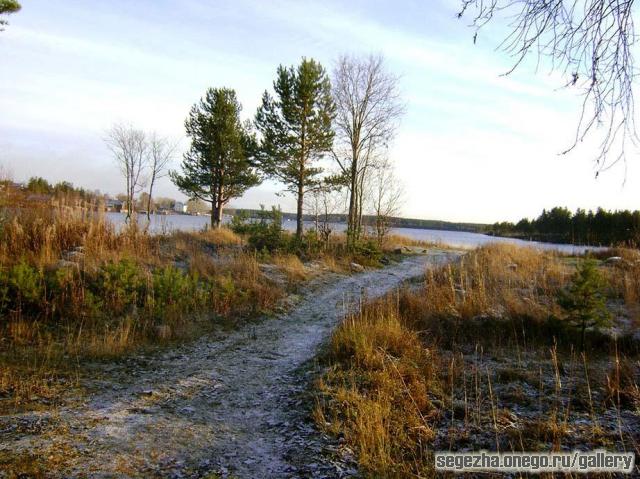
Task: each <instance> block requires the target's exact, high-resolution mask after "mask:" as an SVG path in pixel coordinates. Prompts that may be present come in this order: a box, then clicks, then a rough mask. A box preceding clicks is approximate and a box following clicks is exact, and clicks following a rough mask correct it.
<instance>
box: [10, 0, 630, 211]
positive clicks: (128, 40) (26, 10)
mask: <svg viewBox="0 0 640 479" xmlns="http://www.w3.org/2000/svg"><path fill="white" fill-rule="evenodd" d="M459 3H460V2H459V0H431V1H429V2H424V1H422V0H406V1H405V0H403V1H400V0H398V1H395V2H387V1H384V0H351V1H348V2H347V1H337V0H323V1H304V0H274V1H265V0H231V1H226V0H219V1H215V2H212V1H204V0H203V1H200V0H180V1H177V0H175V1H173V0H154V1H151V0H137V1H135V2H130V1H120V0H113V1H110V2H98V1H92V2H87V1H86V0H85V1H69V0H66V1H63V0H57V1H56V0H54V1H52V0H23V1H22V7H23V8H22V10H21V11H20V12H18V13H17V14H15V15H12V16H10V17H9V22H10V24H9V25H8V26H7V27H6V29H5V31H3V32H0V168H2V169H3V170H4V171H8V172H9V173H10V174H11V176H12V177H13V178H14V179H15V180H16V181H24V180H26V179H28V178H29V177H30V176H42V177H45V178H47V179H48V180H50V181H54V182H57V181H62V180H68V181H71V182H73V183H74V184H75V185H77V186H83V187H86V188H89V189H99V190H101V191H102V192H106V193H111V194H116V193H119V192H122V191H124V189H125V188H124V185H123V179H122V178H120V176H119V172H118V169H117V167H116V165H115V163H114V161H113V159H112V157H111V154H110V151H109V150H108V148H107V147H106V145H105V142H104V138H105V132H106V131H107V130H108V129H109V127H110V126H111V125H112V124H114V123H115V122H126V123H130V124H132V125H134V126H136V127H138V128H141V129H144V130H147V131H157V132H158V133H159V134H161V135H164V136H167V137H169V138H171V139H172V140H174V141H176V142H179V145H180V147H179V149H180V151H184V150H186V148H187V147H188V145H189V142H188V138H187V137H186V136H185V133H184V119H185V117H186V115H187V113H188V111H189V109H190V107H191V105H192V104H193V103H195V102H197V101H198V100H199V98H200V97H201V96H202V95H203V94H204V92H205V90H206V89H207V88H208V87H223V86H225V87H230V88H234V89H235V90H236V92H237V95H238V98H239V100H240V101H241V103H242V104H243V112H242V115H243V118H244V119H252V118H253V116H254V114H255V111H256V108H257V106H258V103H259V101H260V98H261V95H262V92H263V91H264V90H265V89H269V90H271V87H272V83H273V79H274V77H275V71H276V68H277V66H278V65H280V64H283V65H292V64H297V63H299V61H300V59H301V58H302V57H303V56H304V57H312V58H314V59H316V60H318V61H320V62H321V63H322V64H323V65H324V66H325V67H326V68H327V70H329V71H331V69H332V68H333V64H334V62H335V60H336V58H337V57H338V56H339V55H341V54H352V55H368V54H371V53H374V54H382V55H383V56H384V58H385V61H386V65H387V68H388V70H389V71H390V72H392V73H393V74H395V75H397V76H399V78H400V83H399V84H400V90H401V94H402V97H403V99H404V101H405V102H406V114H405V116H404V117H403V119H402V121H401V124H400V127H399V129H398V134H397V136H396V138H395V140H394V141H393V143H392V144H391V145H390V147H389V157H390V159H391V160H392V161H393V163H394V164H395V166H396V174H397V176H398V178H399V179H400V181H401V183H402V185H403V188H404V190H405V194H404V202H403V205H402V215H403V216H406V217H413V218H424V219H439V220H448V221H466V222H482V223H492V222H495V221H503V220H510V221H516V220H518V219H519V218H522V217H535V216H537V215H538V214H539V213H540V212H541V211H542V209H543V208H550V207H553V206H558V205H559V206H567V207H569V208H570V209H575V208H578V207H581V208H585V209H595V208H597V207H599V206H601V207H605V208H608V209H640V165H638V161H637V160H635V159H634V158H637V156H638V154H637V153H638V152H637V151H633V152H631V154H629V158H630V160H629V161H628V162H627V164H626V165H620V166H619V167H616V168H613V169H611V170H609V171H607V172H606V173H604V174H601V175H600V176H599V177H598V178H597V179H596V177H595V165H594V161H593V160H594V158H595V156H596V153H597V150H596V144H595V141H594V139H588V140H587V141H586V142H585V143H584V144H581V145H580V146H579V147H578V148H577V149H575V150H574V151H572V152H571V153H570V154H567V155H560V152H562V151H563V150H565V149H566V148H567V147H568V146H570V145H571V143H572V140H573V137H574V135H575V128H576V124H577V123H576V122H577V119H578V114H579V108H580V104H581V100H582V99H581V97H580V96H579V92H578V91H575V90H570V89H563V88H560V87H561V85H563V84H564V83H566V80H565V79H563V78H562V77H561V76H560V75H558V74H557V73H554V72H552V71H551V70H550V69H548V68H544V66H543V67H542V68H535V64H534V62H527V63H525V64H523V65H522V66H521V67H520V68H519V69H517V70H516V71H515V72H514V73H513V74H511V75H509V76H503V75H502V74H503V73H505V72H506V71H507V70H508V69H509V68H510V66H511V65H512V62H513V58H510V57H509V56H508V54H506V53H505V52H503V51H500V50H499V49H497V47H498V45H499V42H500V40H501V38H502V37H503V36H504V34H505V32H506V30H504V27H503V25H504V23H501V22H496V23H495V24H491V25H489V26H488V28H486V29H483V30H481V32H480V33H479V35H478V39H477V42H476V44H474V43H473V34H474V32H475V31H474V30H473V29H471V28H470V27H469V25H468V24H469V20H465V19H462V20H459V19H457V18H456V13H457V12H458V10H459ZM179 162H180V155H178V156H177V157H176V159H175V161H174V168H177V167H178V166H179ZM282 190H283V187H282V185H278V184H277V183H274V182H271V181H267V182H265V183H263V184H262V185H261V186H259V187H256V188H252V189H251V190H249V191H248V192H247V193H246V194H245V195H244V196H243V197H242V198H240V199H235V200H233V201H232V206H236V207H257V206H258V205H259V204H264V205H266V206H271V205H280V206H281V207H282V208H283V209H284V210H285V211H293V210H294V208H295V202H294V200H293V198H291V197H290V196H286V195H285V196H282V195H277V193H278V192H281V191H282ZM157 194H158V195H160V196H170V197H174V198H179V199H183V198H184V196H183V195H182V194H181V193H180V192H179V191H178V190H177V189H176V188H175V186H173V185H172V184H171V182H170V180H169V179H168V178H164V179H162V180H161V181H160V183H159V184H158V186H157Z"/></svg>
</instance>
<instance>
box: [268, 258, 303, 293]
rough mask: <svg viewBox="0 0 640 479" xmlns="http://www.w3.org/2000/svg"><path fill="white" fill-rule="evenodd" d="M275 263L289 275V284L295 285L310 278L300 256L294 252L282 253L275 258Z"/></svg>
mask: <svg viewBox="0 0 640 479" xmlns="http://www.w3.org/2000/svg"><path fill="white" fill-rule="evenodd" d="M273 264H275V265H276V266H278V267H279V268H280V271H282V272H283V273H284V275H285V276H286V277H287V282H288V284H289V286H290V287H291V286H295V285H297V284H299V283H301V282H303V281H305V280H306V279H307V278H308V276H309V275H308V272H307V269H306V268H305V266H304V264H303V263H302V261H300V258H298V257H297V256H296V255H294V254H280V255H276V256H275V257H274V258H273Z"/></svg>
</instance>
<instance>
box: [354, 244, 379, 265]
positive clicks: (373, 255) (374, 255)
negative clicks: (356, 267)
mask: <svg viewBox="0 0 640 479" xmlns="http://www.w3.org/2000/svg"><path fill="white" fill-rule="evenodd" d="M353 253H354V256H355V259H356V260H357V261H358V262H360V263H364V264H378V263H380V259H381V258H382V250H381V249H380V246H379V245H378V244H377V243H376V242H375V241H373V240H371V239H366V240H361V241H359V242H357V243H356V244H355V247H354V251H353Z"/></svg>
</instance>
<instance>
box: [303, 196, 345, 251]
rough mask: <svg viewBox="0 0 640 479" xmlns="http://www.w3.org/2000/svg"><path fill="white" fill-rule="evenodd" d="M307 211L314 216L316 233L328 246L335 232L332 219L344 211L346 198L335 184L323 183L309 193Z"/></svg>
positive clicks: (325, 245)
mask: <svg viewBox="0 0 640 479" xmlns="http://www.w3.org/2000/svg"><path fill="white" fill-rule="evenodd" d="M309 197H310V198H309V199H310V201H309V202H308V204H307V211H308V212H309V214H311V215H312V216H313V219H314V225H315V230H316V233H317V234H318V236H319V238H320V240H321V241H322V243H323V245H324V247H325V248H326V247H327V245H328V244H329V238H330V237H331V233H332V232H333V228H332V219H333V215H336V214H338V213H340V212H342V211H344V209H343V206H344V198H343V197H342V195H341V194H340V191H339V189H337V188H336V187H335V186H334V185H330V184H323V185H322V186H321V187H318V188H315V189H313V190H312V191H311V192H310V194H309Z"/></svg>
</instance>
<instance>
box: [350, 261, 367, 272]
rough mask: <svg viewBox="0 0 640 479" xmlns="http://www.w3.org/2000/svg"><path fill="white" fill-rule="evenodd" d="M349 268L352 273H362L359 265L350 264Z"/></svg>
mask: <svg viewBox="0 0 640 479" xmlns="http://www.w3.org/2000/svg"><path fill="white" fill-rule="evenodd" d="M349 266H350V267H351V271H353V272H354V273H362V272H364V266H362V265H361V264H358V263H351V264H350V265H349Z"/></svg>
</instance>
